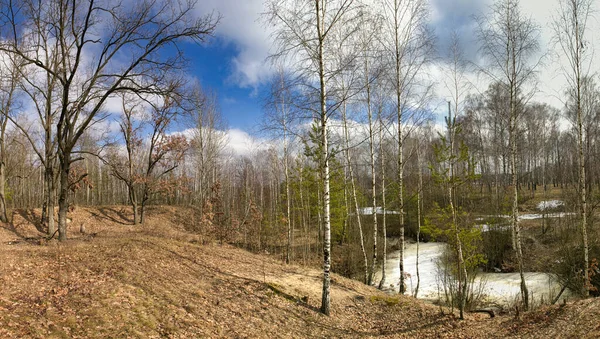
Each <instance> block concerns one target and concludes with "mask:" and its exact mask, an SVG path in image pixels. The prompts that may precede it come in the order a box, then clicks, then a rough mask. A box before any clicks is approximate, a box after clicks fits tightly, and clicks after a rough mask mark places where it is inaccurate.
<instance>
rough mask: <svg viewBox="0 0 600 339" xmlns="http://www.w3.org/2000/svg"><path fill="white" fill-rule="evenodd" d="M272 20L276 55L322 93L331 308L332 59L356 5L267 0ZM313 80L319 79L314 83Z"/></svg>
mask: <svg viewBox="0 0 600 339" xmlns="http://www.w3.org/2000/svg"><path fill="white" fill-rule="evenodd" d="M267 6H268V7H267V14H266V15H267V20H268V22H269V23H270V24H271V25H272V26H273V27H274V28H275V40H276V43H277V51H276V54H275V56H276V57H279V58H280V59H281V58H285V57H290V59H293V60H292V62H293V64H294V65H293V67H294V68H295V69H297V70H298V71H299V72H300V73H303V75H304V76H303V78H304V79H306V81H307V86H306V89H307V90H308V91H311V92H312V93H311V95H313V97H314V98H318V100H316V102H314V103H313V105H312V106H307V109H311V110H312V111H313V112H314V115H315V117H316V119H315V120H317V122H318V124H319V138H320V145H319V147H320V152H321V164H320V169H321V172H322V178H323V182H324V184H323V192H322V194H323V197H322V198H323V215H322V218H323V226H324V230H323V231H324V237H323V293H322V300H321V312H322V313H324V314H327V315H329V313H330V270H331V212H330V199H331V197H330V174H329V172H330V169H329V157H330V153H329V147H330V146H329V138H328V125H329V124H328V122H329V118H330V116H331V114H332V113H333V112H335V111H336V109H337V107H339V103H337V104H336V103H332V102H331V101H332V100H333V98H335V95H332V93H330V92H329V90H330V83H329V81H330V79H331V77H332V75H334V74H335V73H337V72H338V71H339V69H336V67H335V63H332V62H331V56H332V54H333V52H334V51H333V50H332V48H333V47H334V46H337V45H338V44H333V43H332V42H333V41H332V39H333V38H334V36H333V35H332V30H333V29H336V28H337V27H338V26H344V25H347V28H348V29H347V30H346V34H345V35H344V37H343V38H346V37H348V36H349V35H351V34H352V33H353V32H354V31H355V30H356V28H355V27H351V26H350V25H348V20H349V19H350V18H351V16H353V12H354V9H355V3H354V0H303V1H287V0H271V1H269V2H268V5H267ZM313 80H314V82H313Z"/></svg>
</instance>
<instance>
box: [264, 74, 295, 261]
mask: <svg viewBox="0 0 600 339" xmlns="http://www.w3.org/2000/svg"><path fill="white" fill-rule="evenodd" d="M293 87H294V82H293V80H292V78H291V76H290V75H289V74H286V71H285V70H284V68H283V67H282V66H279V67H278V69H277V74H276V75H275V77H274V79H273V83H272V86H271V93H270V98H269V100H268V101H267V103H266V108H267V111H268V112H269V113H268V115H267V119H268V121H267V122H266V128H268V129H270V130H271V129H275V130H276V131H275V133H273V134H274V135H276V136H280V137H281V138H283V171H284V176H285V192H286V193H285V195H286V206H285V209H286V226H287V245H286V254H285V262H286V263H287V264H289V263H290V262H291V255H292V254H291V252H292V246H293V226H292V195H291V194H292V191H291V182H290V180H291V176H290V164H289V161H290V157H291V156H290V151H289V148H290V147H289V142H290V139H292V138H293V134H294V132H293V130H292V128H293V124H294V121H295V116H294V104H293V96H294V93H293ZM279 130H280V131H281V132H282V134H280V133H279V132H280V131H279Z"/></svg>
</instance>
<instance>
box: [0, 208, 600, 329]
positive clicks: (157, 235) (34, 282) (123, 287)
mask: <svg viewBox="0 0 600 339" xmlns="http://www.w3.org/2000/svg"><path fill="white" fill-rule="evenodd" d="M127 211H128V209H126V208H124V207H106V208H84V207H79V208H77V209H76V210H75V211H74V212H73V213H72V214H71V216H72V222H71V223H69V232H70V233H69V236H70V240H68V241H66V242H63V243H58V242H56V241H49V242H47V241H45V240H44V239H43V233H41V232H40V230H38V228H40V226H39V225H37V224H36V220H38V218H39V214H36V213H35V211H16V212H15V213H14V214H13V216H14V218H13V222H12V223H11V224H4V225H2V227H0V272H1V276H0V286H1V287H0V337H1V338H159V337H166V338H197V337H236V338H237V337H253V338H254V337H259V338H268V337H271V338H281V337H294V338H298V337H311V338H313V337H394V338H397V337H410V338H427V337H435V338H437V337H442V338H443V337H446V338H481V337H488V338H489V337H492V338H493V337H498V338H501V337H523V338H549V337H551V338H559V337H576V338H582V337H600V323H598V319H599V318H600V299H588V300H584V301H578V302H574V303H568V304H566V305H555V306H548V307H545V308H541V309H538V310H536V311H533V312H529V313H521V315H520V316H519V317H515V315H514V314H513V315H499V316H496V317H495V318H489V317H488V315H487V314H480V313H469V314H467V316H466V319H465V320H462V321H461V320H459V319H458V317H457V315H456V313H452V312H450V310H448V309H446V308H440V307H438V306H434V305H431V304H427V303H424V302H422V301H420V300H416V299H414V298H412V297H408V296H397V295H388V294H384V293H382V292H380V291H378V290H377V289H375V288H372V287H369V286H365V285H363V284H361V283H359V282H357V281H353V280H350V279H346V278H343V277H341V276H338V275H335V274H334V275H333V279H332V280H333V281H332V310H331V311H332V312H331V313H332V314H331V316H324V315H322V314H320V313H319V309H318V308H319V306H320V301H321V300H320V294H321V271H320V270H319V269H317V268H307V267H301V266H296V265H285V264H283V263H281V262H280V261H277V260H275V259H274V258H272V257H269V256H266V255H258V254H252V253H249V252H247V251H244V250H241V249H237V248H234V247H232V246H229V245H219V244H217V243H216V242H213V241H207V240H206V239H202V238H201V237H200V236H198V235H196V234H193V233H191V232H188V231H186V228H187V229H189V228H188V227H186V225H185V223H186V222H188V223H189V222H191V221H190V218H186V211H185V210H182V209H178V208H174V207H155V208H153V209H151V210H150V212H149V216H148V220H147V223H146V224H145V225H144V226H132V225H130V222H131V221H130V219H129V216H128V213H127ZM82 224H83V225H84V226H85V228H86V232H85V233H84V234H82V233H80V232H79V230H80V227H81V225H82Z"/></svg>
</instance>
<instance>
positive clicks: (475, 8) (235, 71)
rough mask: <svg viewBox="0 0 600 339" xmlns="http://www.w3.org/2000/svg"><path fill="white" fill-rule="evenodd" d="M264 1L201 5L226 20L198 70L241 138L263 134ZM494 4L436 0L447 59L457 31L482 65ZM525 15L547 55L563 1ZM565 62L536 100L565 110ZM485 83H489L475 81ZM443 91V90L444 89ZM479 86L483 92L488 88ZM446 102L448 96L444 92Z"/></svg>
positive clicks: (526, 7)
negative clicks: (479, 39)
mask: <svg viewBox="0 0 600 339" xmlns="http://www.w3.org/2000/svg"><path fill="white" fill-rule="evenodd" d="M263 2H264V0H200V1H199V2H198V8H197V10H198V11H199V13H206V12H207V11H212V10H216V11H218V12H219V13H221V15H222V16H223V18H222V20H221V22H220V24H219V26H218V28H217V32H216V39H215V40H214V41H213V42H212V43H211V44H210V45H208V46H202V47H192V48H190V50H189V51H188V53H189V54H188V55H189V56H190V58H191V59H192V63H193V71H194V73H195V75H196V76H197V77H198V78H199V79H200V81H201V83H202V84H203V85H204V86H206V87H210V88H212V89H214V90H216V91H217V92H218V94H219V96H220V105H221V109H222V112H223V114H224V116H225V118H226V120H227V122H228V124H229V126H230V128H232V129H235V130H236V135H237V137H241V136H243V137H244V138H249V136H248V135H247V134H250V135H252V134H255V133H256V132H257V122H258V121H260V119H261V118H260V117H261V114H262V113H261V111H262V101H261V97H262V95H263V92H264V89H265V88H264V87H265V86H264V84H265V81H266V80H267V79H268V77H269V75H270V70H269V67H268V62H266V61H265V58H266V57H267V56H268V55H269V52H270V46H271V42H270V35H269V32H268V31H267V29H266V28H265V25H264V24H263V23H262V21H261V13H262V12H264V8H263ZM491 4H492V0H430V5H431V26H432V27H433V28H434V30H435V33H436V35H437V45H438V46H437V48H438V51H439V54H440V55H443V54H444V53H445V51H446V50H447V48H448V42H449V41H450V35H451V33H452V31H456V32H457V33H458V35H459V37H460V39H461V44H462V46H463V48H464V53H465V55H466V56H467V58H469V59H471V60H477V53H478V47H477V43H476V40H475V37H476V29H477V25H476V23H475V21H474V20H473V17H474V16H480V15H483V14H485V13H487V12H488V11H489V6H490V5H491ZM521 8H522V10H523V12H524V13H525V14H526V15H527V16H530V17H531V18H532V19H533V20H534V21H535V22H536V23H537V24H538V25H539V27H540V31H541V41H540V45H541V47H542V50H543V51H544V52H546V51H549V50H550V49H551V48H552V46H551V38H552V29H551V27H550V23H551V21H552V16H553V15H555V14H556V11H557V8H558V0H521ZM591 21H593V22H592V23H591V24H590V27H589V31H590V33H591V35H590V39H591V40H592V41H595V39H596V37H594V36H593V34H594V32H597V31H598V25H597V22H596V19H595V18H592V20H591ZM558 65H559V63H558V62H557V61H556V60H554V59H552V57H551V56H549V57H547V58H546V63H545V65H544V67H542V68H540V69H539V71H540V73H539V79H540V83H541V86H540V92H539V93H538V94H537V95H536V97H535V98H534V100H537V101H543V102H547V103H549V104H552V105H554V106H556V107H561V101H560V96H561V93H562V92H563V91H562V90H561V88H562V87H563V86H564V79H563V78H562V76H561V75H560V68H559V66H558ZM474 81H479V82H485V80H482V79H479V80H474ZM440 87H441V86H440ZM485 87H486V85H485V83H479V84H478V86H477V88H485ZM439 95H440V100H441V101H443V100H444V96H445V95H444V93H443V91H440V93H439Z"/></svg>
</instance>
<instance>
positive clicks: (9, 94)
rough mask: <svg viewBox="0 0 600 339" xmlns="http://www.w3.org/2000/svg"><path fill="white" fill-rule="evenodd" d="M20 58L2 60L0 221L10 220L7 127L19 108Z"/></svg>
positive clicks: (4, 58)
mask: <svg viewBox="0 0 600 339" xmlns="http://www.w3.org/2000/svg"><path fill="white" fill-rule="evenodd" d="M20 67H21V65H19V61H18V59H16V60H15V59H13V58H11V57H10V56H7V55H4V56H3V58H2V60H1V61H0V221H2V222H8V211H7V206H6V194H5V192H6V180H7V178H6V162H7V157H8V154H7V152H8V150H7V145H8V143H7V139H8V135H7V127H8V124H9V122H10V120H11V119H12V118H13V116H14V114H15V109H16V108H17V90H18V86H19V81H20V74H19V68H20Z"/></svg>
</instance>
